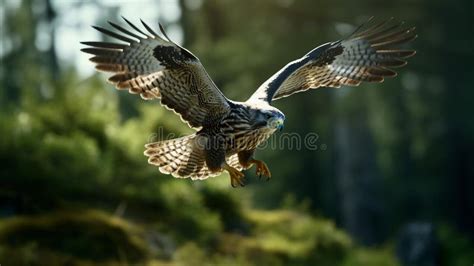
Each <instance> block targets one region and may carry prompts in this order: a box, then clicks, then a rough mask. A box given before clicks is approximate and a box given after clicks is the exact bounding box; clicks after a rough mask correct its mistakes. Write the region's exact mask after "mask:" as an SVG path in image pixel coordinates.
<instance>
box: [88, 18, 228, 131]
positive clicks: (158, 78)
mask: <svg viewBox="0 0 474 266" xmlns="http://www.w3.org/2000/svg"><path fill="white" fill-rule="evenodd" d="M123 19H124V20H125V22H127V24H128V25H129V26H130V27H131V28H132V29H133V30H132V31H133V32H132V31H129V30H127V29H125V28H123V27H121V26H119V25H116V24H114V23H112V22H109V23H110V25H111V26H112V27H114V28H115V29H116V30H117V31H116V32H113V31H110V30H107V29H104V28H101V27H95V26H93V27H94V28H95V29H97V30H98V31H100V32H102V33H104V34H106V35H108V36H110V37H113V38H115V39H118V40H120V41H123V42H125V43H108V42H82V44H85V45H88V46H90V47H88V48H84V49H82V50H81V51H83V52H86V53H89V54H92V55H94V56H93V57H92V58H90V60H91V61H92V62H94V63H95V64H96V69H98V70H102V71H107V72H112V73H115V74H114V75H113V76H111V77H110V78H109V79H108V80H109V81H110V82H111V83H113V84H114V85H115V86H116V87H117V89H128V91H129V92H130V93H133V94H140V96H141V97H142V98H143V99H147V100H148V99H161V103H162V104H163V105H164V106H166V107H168V108H169V109H172V110H174V111H175V112H176V113H178V114H179V115H180V116H181V118H182V120H184V121H185V122H187V123H188V125H189V126H191V127H194V128H199V127H202V126H205V125H208V124H212V123H214V122H215V121H216V119H219V118H220V117H221V116H223V115H224V114H226V113H227V112H228V111H229V109H230V108H229V104H228V101H227V99H226V97H225V96H224V95H223V94H222V92H221V91H219V89H218V88H217V87H216V85H215V84H214V82H213V81H212V80H211V78H210V77H209V75H208V74H207V72H206V70H205V69H204V67H203V66H202V64H201V62H200V61H199V59H198V58H197V57H196V56H194V55H193V54H192V53H191V52H189V51H188V50H186V49H185V48H183V47H181V46H179V45H177V44H175V43H174V42H172V41H171V40H170V39H169V38H168V36H167V35H166V33H165V32H164V30H163V27H162V26H161V25H160V31H161V33H162V34H163V36H164V38H163V37H160V36H159V35H158V34H156V33H155V32H154V31H153V30H152V29H151V28H150V27H148V26H147V25H146V24H145V23H144V22H143V21H142V24H143V26H144V27H145V29H146V31H148V32H145V31H143V30H140V29H139V28H138V27H136V26H135V25H133V24H132V23H130V22H129V21H128V20H127V19H125V18H123Z"/></svg>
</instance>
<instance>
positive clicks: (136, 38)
mask: <svg viewBox="0 0 474 266" xmlns="http://www.w3.org/2000/svg"><path fill="white" fill-rule="evenodd" d="M123 19H124V21H125V22H126V24H128V26H129V27H128V29H126V28H124V27H122V26H120V25H117V24H115V23H112V22H109V24H110V25H111V26H112V27H113V28H114V29H115V31H111V30H108V29H105V28H101V27H96V26H93V27H94V28H95V29H96V30H98V31H100V32H102V33H103V34H106V35H108V36H110V37H113V38H115V39H118V40H120V41H122V43H111V42H82V44H85V45H87V46H89V47H87V48H84V49H82V51H83V52H86V53H89V54H92V55H93V57H92V58H90V60H91V61H92V62H94V63H95V64H96V65H95V67H96V69H98V70H101V71H106V72H112V73H114V75H112V76H111V77H109V79H108V81H110V82H111V83H113V84H114V85H115V86H116V88H117V89H120V90H123V89H125V90H128V91H129V92H130V93H133V94H140V96H141V97H142V98H143V99H145V100H155V99H156V100H159V101H160V103H161V104H162V105H164V106H165V107H167V108H168V109H171V110H173V111H174V112H176V113H177V114H178V115H179V116H180V117H181V119H182V120H183V121H184V122H186V123H187V124H188V125H189V126H190V127H192V128H194V129H195V130H196V132H195V133H193V134H191V135H188V136H185V137H181V138H176V139H170V140H162V141H158V142H154V143H149V144H146V145H145V148H146V150H145V155H146V156H148V162H149V163H150V164H152V165H156V166H157V167H158V168H159V170H160V171H161V172H162V173H166V174H171V175H173V176H174V177H178V178H191V179H192V180H197V179H206V178H208V177H210V176H216V175H218V174H220V173H222V172H223V171H224V170H226V171H227V172H228V173H229V175H230V182H231V185H232V186H233V187H236V186H239V185H240V186H244V174H243V173H242V170H245V169H248V168H250V167H251V166H252V165H256V173H257V175H258V176H260V177H261V176H266V177H267V178H270V177H271V174H270V170H269V169H268V167H267V165H266V164H265V163H264V162H263V161H261V160H257V159H255V158H254V151H255V149H256V148H257V146H258V145H259V144H261V143H262V142H264V141H265V140H267V139H268V138H269V137H270V136H271V135H272V134H273V133H274V132H275V131H276V130H278V129H281V128H282V127H283V122H284V120H285V115H284V114H283V113H282V112H281V111H280V110H278V109H277V108H275V107H273V106H271V103H272V101H273V100H277V99H281V98H283V97H287V96H290V95H292V94H294V93H297V92H303V91H306V90H309V89H316V88H320V87H335V88H337V87H340V86H344V85H349V86H357V85H359V84H360V83H361V82H382V81H383V80H384V78H385V77H394V76H396V75H397V73H396V72H395V71H394V70H393V68H397V67H401V66H404V65H406V63H407V62H406V60H405V59H406V58H408V57H411V56H413V55H414V54H415V51H414V50H404V49H401V48H400V45H401V44H404V43H406V42H408V41H411V40H413V39H415V38H416V37H417V35H416V34H415V31H414V30H415V28H414V27H413V28H412V27H405V26H404V25H403V23H395V22H393V20H392V19H390V20H387V21H382V22H374V21H373V20H369V21H368V22H366V23H365V24H363V25H362V26H360V27H358V28H357V30H355V31H354V32H353V33H352V34H351V35H349V36H348V37H346V38H344V39H341V40H338V41H335V42H328V43H325V44H323V45H321V46H318V47H316V48H314V49H313V50H311V51H309V52H308V53H307V54H306V55H304V56H303V57H301V58H300V59H297V60H295V61H292V62H290V63H288V64H287V65H286V66H284V67H283V68H282V69H280V70H279V71H278V72H276V73H275V74H274V75H273V76H271V77H270V78H269V79H268V80H267V81H265V82H264V83H263V84H262V85H261V86H260V87H259V88H258V89H257V90H256V91H255V92H254V93H253V95H252V96H250V98H249V99H248V100H247V101H245V102H238V101H233V100H230V99H228V98H226V97H225V96H224V94H223V93H222V92H221V91H220V90H219V89H218V88H217V86H216V85H215V84H214V82H213V81H212V79H211V78H210V77H209V75H208V74H207V72H206V70H205V69H204V67H203V65H202V64H201V62H200V61H199V59H198V58H197V57H196V56H195V55H194V54H192V53H191V52H190V51H188V50H187V49H185V48H184V47H181V46H180V45H178V44H176V43H175V42H173V41H172V40H171V39H170V38H169V37H168V36H167V35H166V33H165V31H164V29H163V27H162V25H161V24H160V25H159V29H160V32H161V35H160V34H157V33H156V32H155V31H153V30H152V29H151V28H150V27H149V26H148V25H147V24H145V23H144V22H143V21H141V22H142V24H143V27H144V28H142V29H140V28H139V27H137V26H136V25H134V24H132V23H131V22H130V21H129V20H127V19H125V18H123Z"/></svg>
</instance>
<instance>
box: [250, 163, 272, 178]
mask: <svg viewBox="0 0 474 266" xmlns="http://www.w3.org/2000/svg"><path fill="white" fill-rule="evenodd" d="M250 163H253V164H255V165H256V167H257V171H256V174H257V175H258V177H260V178H261V177H262V176H266V177H267V181H268V180H270V178H271V177H272V173H270V169H268V166H267V164H266V163H264V162H263V161H260V160H255V159H252V160H250Z"/></svg>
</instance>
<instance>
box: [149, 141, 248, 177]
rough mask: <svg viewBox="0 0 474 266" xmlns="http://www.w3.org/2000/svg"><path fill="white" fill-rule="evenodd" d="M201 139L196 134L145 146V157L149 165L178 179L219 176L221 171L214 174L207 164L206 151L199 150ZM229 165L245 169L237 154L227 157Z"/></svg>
mask: <svg viewBox="0 0 474 266" xmlns="http://www.w3.org/2000/svg"><path fill="white" fill-rule="evenodd" d="M199 137H201V136H199V135H196V134H192V135H189V136H185V137H181V138H177V139H171V140H164V141H159V142H154V143H149V144H147V145H145V147H146V150H145V155H146V156H148V163H150V164H152V165H155V166H157V167H158V168H159V170H160V172H162V173H164V174H171V175H172V176H174V177H176V178H188V177H189V178H191V179H192V180H196V179H206V178H208V177H213V176H217V175H219V174H221V173H222V170H221V171H217V172H212V171H211V170H209V168H208V167H207V166H206V164H205V154H204V153H205V151H204V150H203V149H202V148H199V144H198V143H199V140H198V138H199ZM226 161H227V163H228V164H229V165H230V166H232V167H234V168H236V169H237V170H239V171H240V170H242V169H244V168H243V167H242V166H241V165H240V163H239V158H238V155H237V154H232V155H230V156H227V158H226Z"/></svg>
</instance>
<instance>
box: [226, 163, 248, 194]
mask: <svg viewBox="0 0 474 266" xmlns="http://www.w3.org/2000/svg"><path fill="white" fill-rule="evenodd" d="M223 168H224V169H225V170H227V172H229V176H230V185H231V186H232V187H234V188H236V187H238V186H239V185H240V186H241V187H243V186H245V183H244V174H243V173H242V172H240V171H239V170H237V169H235V168H234V167H232V166H230V165H228V164H227V163H226V164H224V167H223Z"/></svg>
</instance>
